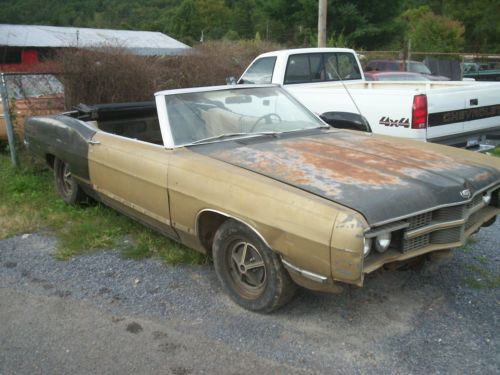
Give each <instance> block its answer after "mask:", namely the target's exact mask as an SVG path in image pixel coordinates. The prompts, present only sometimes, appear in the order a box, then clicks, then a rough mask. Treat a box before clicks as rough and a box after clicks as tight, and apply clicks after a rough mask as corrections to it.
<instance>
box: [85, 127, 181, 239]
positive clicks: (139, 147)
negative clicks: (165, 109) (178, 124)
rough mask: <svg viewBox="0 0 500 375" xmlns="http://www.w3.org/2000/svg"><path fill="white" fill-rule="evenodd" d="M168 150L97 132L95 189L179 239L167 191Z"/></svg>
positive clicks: (92, 170) (92, 169) (92, 162)
mask: <svg viewBox="0 0 500 375" xmlns="http://www.w3.org/2000/svg"><path fill="white" fill-rule="evenodd" d="M170 152H171V151H169V150H167V149H165V148H164V147H163V146H160V145H155V144H152V143H147V142H142V141H138V140H134V139H131V138H126V137H122V136H118V135H115V134H111V133H106V132H103V131H98V132H97V133H96V134H95V135H94V137H93V138H92V140H91V141H90V147H89V174H90V181H91V183H92V185H93V188H94V189H95V190H96V191H97V192H98V193H99V195H100V197H101V199H102V200H103V201H104V202H105V203H106V204H108V205H110V206H112V207H113V208H115V209H117V210H118V211H122V212H123V213H125V214H127V215H130V216H132V217H135V218H136V219H138V220H139V221H142V222H145V223H146V224H149V225H151V226H153V227H154V228H156V229H157V230H159V231H161V232H163V233H165V234H166V235H169V236H170V237H174V238H177V234H176V232H175V231H174V230H173V228H172V227H171V222H170V209H169V200H168V192H167V168H168V161H169V157H170Z"/></svg>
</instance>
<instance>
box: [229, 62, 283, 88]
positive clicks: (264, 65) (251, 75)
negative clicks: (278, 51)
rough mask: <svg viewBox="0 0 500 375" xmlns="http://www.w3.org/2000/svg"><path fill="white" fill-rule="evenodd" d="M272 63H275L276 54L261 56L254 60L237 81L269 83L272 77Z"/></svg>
mask: <svg viewBox="0 0 500 375" xmlns="http://www.w3.org/2000/svg"><path fill="white" fill-rule="evenodd" d="M274 64H276V56H271V57H263V58H261V59H258V60H256V61H255V62H254V63H253V64H252V65H251V66H250V68H248V69H247V71H246V72H245V74H244V75H243V77H241V79H240V81H239V82H238V83H255V84H266V83H271V81H272V78H273V71H274Z"/></svg>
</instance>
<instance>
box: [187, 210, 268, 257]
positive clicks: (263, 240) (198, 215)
mask: <svg viewBox="0 0 500 375" xmlns="http://www.w3.org/2000/svg"><path fill="white" fill-rule="evenodd" d="M203 212H214V213H216V214H219V215H222V216H225V217H227V218H228V219H233V220H236V221H238V222H240V223H241V224H243V225H246V226H247V227H248V228H250V229H251V230H252V231H253V232H254V233H255V234H256V235H257V236H259V238H260V239H261V240H262V242H264V244H265V245H266V246H267V247H268V248H270V249H271V250H272V247H271V246H269V244H268V243H267V241H266V239H265V238H264V236H262V234H260V233H259V231H258V230H257V229H255V228H254V227H252V226H251V225H250V224H248V223H246V222H244V221H243V220H241V219H239V218H237V217H234V216H232V215H230V214H227V213H225V212H222V211H218V210H213V209H211V208H206V209H203V210H200V211H199V212H198V213H197V214H196V218H195V224H194V233H195V235H196V237H197V238H200V236H199V230H198V225H199V218H200V215H201V214H202V213H203Z"/></svg>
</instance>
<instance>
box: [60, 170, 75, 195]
mask: <svg viewBox="0 0 500 375" xmlns="http://www.w3.org/2000/svg"><path fill="white" fill-rule="evenodd" d="M61 174H62V188H63V190H64V194H65V195H71V192H72V191H73V185H72V179H71V172H70V170H69V167H68V164H64V167H63V168H62V173H61Z"/></svg>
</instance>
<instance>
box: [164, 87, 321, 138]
mask: <svg viewBox="0 0 500 375" xmlns="http://www.w3.org/2000/svg"><path fill="white" fill-rule="evenodd" d="M165 101H166V104H167V115H168V121H169V124H170V129H171V132H172V138H173V141H174V144H175V145H176V146H181V145H190V144H200V143H208V142H222V141H224V140H228V139H235V138H242V137H255V136H259V135H272V134H278V133H282V132H291V131H298V130H304V129H313V128H318V127H324V126H325V124H324V123H323V122H321V120H319V119H318V118H317V117H316V116H314V115H313V114H312V113H310V112H309V111H308V110H307V109H305V108H304V107H303V106H302V105H301V104H299V103H298V102H297V101H296V100H295V99H294V98H292V97H291V96H290V95H289V94H288V93H287V92H285V91H284V90H283V89H281V88H279V87H272V86H271V87H255V88H231V89H229V88H228V89H226V90H211V91H205V92H192V93H181V94H170V95H166V96H165Z"/></svg>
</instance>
